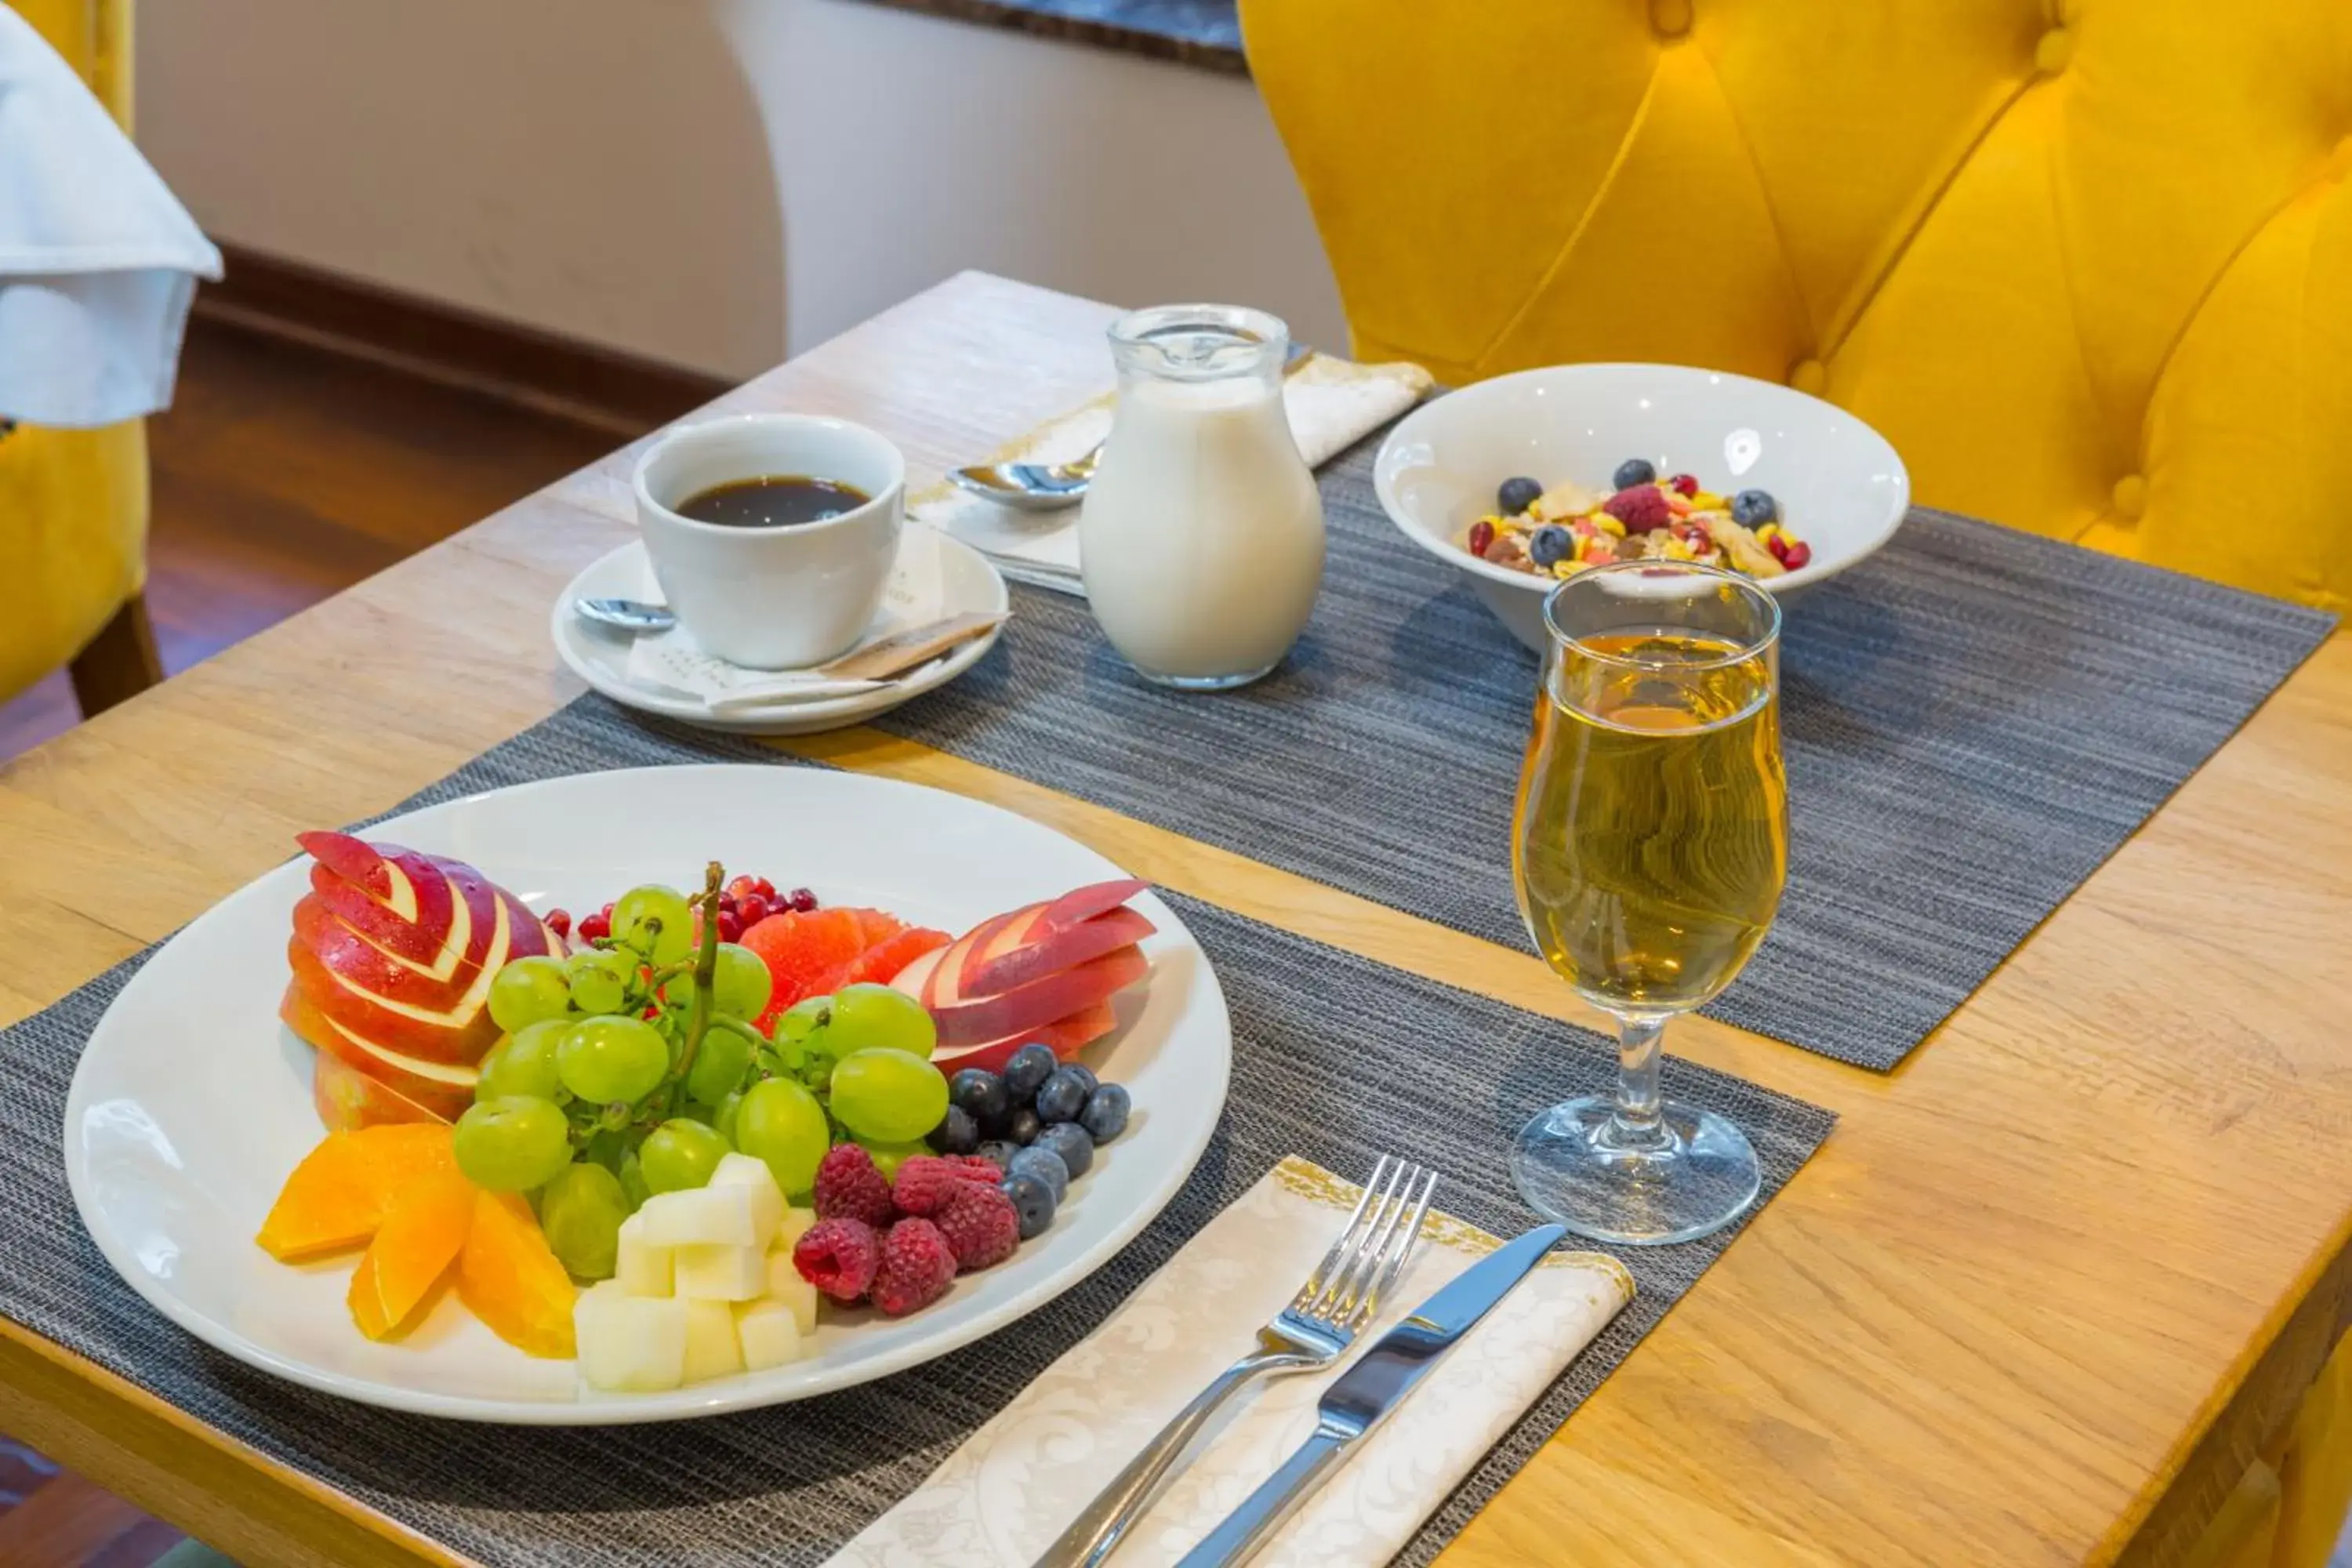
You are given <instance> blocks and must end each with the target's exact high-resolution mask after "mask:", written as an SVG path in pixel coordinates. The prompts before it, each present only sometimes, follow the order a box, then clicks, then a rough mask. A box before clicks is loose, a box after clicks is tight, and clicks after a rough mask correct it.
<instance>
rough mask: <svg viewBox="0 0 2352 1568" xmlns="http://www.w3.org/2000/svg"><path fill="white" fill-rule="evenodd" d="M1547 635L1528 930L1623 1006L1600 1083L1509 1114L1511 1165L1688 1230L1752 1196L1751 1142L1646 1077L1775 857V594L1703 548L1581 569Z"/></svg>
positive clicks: (1627, 1233)
mask: <svg viewBox="0 0 2352 1568" xmlns="http://www.w3.org/2000/svg"><path fill="white" fill-rule="evenodd" d="M1544 624H1545V626H1546V627H1547V629H1548V630H1549V633H1550V647H1549V651H1548V653H1547V654H1546V656H1545V658H1544V667H1543V677H1542V685H1541V689H1540V690H1539V691H1538V695H1537V699H1536V713H1535V731H1534V733H1533V734H1532V735H1531V736H1530V737H1529V739H1528V755H1527V763H1526V766H1525V768H1524V769H1523V770H1522V772H1521V773H1520V777H1519V794H1518V804H1517V812H1516V815H1515V818H1514V821H1513V824H1512V834H1511V837H1512V847H1511V871H1512V879H1513V881H1514V882H1515V883H1516V885H1517V889H1518V895H1519V910H1520V912H1521V913H1522V914H1524V915H1525V916H1526V917H1527V922H1528V932H1529V934H1530V935H1532V936H1533V937H1534V938H1535V943H1536V947H1537V949H1538V951H1540V952H1542V953H1543V955H1544V959H1545V961H1546V962H1548V963H1549V964H1550V965H1551V966H1552V968H1553V970H1554V971H1555V972H1557V973H1559V975H1560V977H1561V978H1563V979H1565V980H1566V981H1567V982H1568V983H1569V984H1570V985H1573V986H1575V987H1576V990H1577V993H1578V994H1580V995H1581V996H1582V997H1584V999H1585V1000H1586V1001H1588V1002H1591V1004H1592V1005H1595V1006H1597V1007H1599V1008H1601V1010H1602V1011H1604V1012H1606V1013H1608V1014H1609V1015H1610V1016H1612V1017H1613V1018H1615V1019H1616V1021H1617V1032H1618V1079H1617V1092H1616V1094H1615V1095H1614V1097H1604V1096H1600V1095H1592V1096H1587V1097H1585V1098H1583V1099H1580V1100H1569V1101H1567V1102H1566V1103H1564V1104H1560V1105H1555V1106H1553V1107H1552V1108H1551V1109H1550V1110H1546V1111H1544V1112H1542V1113H1541V1114H1540V1115H1538V1116H1537V1117H1536V1119H1535V1120H1534V1121H1530V1122H1528V1125H1527V1126H1526V1127H1525V1128H1524V1129H1522V1130H1521V1131H1520V1133H1519V1136H1518V1142H1517V1147H1516V1149H1515V1150H1514V1152H1513V1156H1512V1165H1511V1169H1512V1174H1513V1176H1514V1177H1515V1178H1516V1179H1517V1183H1518V1187H1519V1191H1520V1192H1521V1193H1522V1194H1524V1195H1525V1196H1526V1198H1527V1200H1528V1204H1529V1205H1531V1206H1533V1207H1534V1208H1535V1210H1536V1211H1537V1212H1538V1214H1541V1215H1545V1216H1547V1217H1548V1218H1550V1219H1554V1220H1557V1221H1559V1223H1560V1224H1562V1225H1565V1226H1568V1227H1569V1228H1570V1229H1571V1230H1574V1231H1577V1232H1579V1233H1580V1234H1581V1235H1584V1236H1589V1237H1595V1238H1598V1239H1600V1240H1602V1241H1612V1242H1629V1243H1635V1244H1642V1243H1658V1242H1672V1241H1687V1240H1689V1239H1691V1238H1692V1237H1699V1236H1705V1235H1706V1234H1707V1233H1708V1232H1709V1231H1712V1230H1715V1229H1717V1227H1719V1226H1723V1225H1725V1224H1727V1223H1728V1222H1729V1221H1731V1220H1732V1219H1734V1218H1736V1217H1738V1215H1739V1214H1740V1213H1742V1212H1743V1211H1744V1210H1745V1209H1746V1208H1747V1207H1748V1205H1749V1204H1751V1203H1753V1202H1754V1201H1755V1199H1756V1192H1757V1183H1758V1173H1757V1164H1756V1152H1755V1150H1754V1149H1752V1148H1751V1147H1749V1145H1748V1139H1747V1136H1746V1134H1744V1133H1742V1132H1741V1131H1739V1129H1738V1127H1736V1126H1734V1125H1733V1124H1732V1123H1731V1122H1729V1121H1726V1120H1725V1119H1724V1118H1722V1117H1720V1116H1717V1115H1716V1114H1715V1113H1713V1112H1712V1111H1707V1110H1700V1109H1698V1108H1697V1107H1696V1106H1691V1105H1685V1104H1682V1103H1680V1102H1677V1101H1674V1100H1661V1099H1660V1098H1659V1094H1658V1063H1659V1041H1660V1038H1661V1037H1663V1036H1664V1033H1665V1027H1666V1021H1667V1020H1668V1019H1670V1018H1672V1017H1673V1016H1675V1014H1677V1013H1685V1012H1688V1011H1689V1010H1690V1009H1692V1008H1694V1007H1696V1006H1698V1005H1701V1004H1702V1003H1705V1002H1706V1001H1707V1000H1709V999H1710V998H1712V997H1713V996H1714V995H1715V994H1717V992H1719V991H1721V990H1722V989H1723V988H1724V987H1725V986H1726V985H1727V984H1730V983H1731V980H1732V977H1733V976H1734V975H1736V974H1738V973H1739V971H1740V968H1741V966H1742V965H1744V964H1746V963H1747V962H1748V955H1749V954H1750V953H1752V952H1755V951H1756V946H1757V944H1758V943H1759V942H1762V941H1763V940H1764V933H1765V931H1767V930H1768V929H1769V927H1770V925H1771V923H1772V914H1773V910H1774V909H1775V908H1776V907H1777V906H1778V905H1779V903H1780V888H1781V884H1782V882H1783V881H1784V880H1785V879H1786V878H1787V875H1788V858H1789V855H1788V847H1789V815H1788V789H1787V784H1786V783H1785V780H1784V778H1783V775H1782V773H1781V766H1780V607H1779V605H1776V604H1775V603H1774V602H1773V599H1772V596H1771V595H1769V594H1767V593H1765V592H1764V591H1763V590H1762V589H1761V588H1759V587H1758V586H1757V584H1755V583H1754V582H1752V581H1751V580H1749V579H1748V578H1746V577H1742V576H1739V575H1738V574H1734V573H1730V572H1722V571H1717V569H1715V568H1714V567H1711V566H1700V565H1696V564H1693V563H1677V562H1663V561H1630V562H1620V563H1614V564H1610V565H1602V566H1594V567H1589V568H1587V569H1586V570H1584V571H1581V572H1579V573H1578V574H1576V575H1575V576H1573V577H1570V578H1569V579H1568V580H1567V581H1565V582H1563V583H1562V584H1559V586H1558V587H1557V588H1554V589H1553V590H1552V591H1551V593H1550V595H1549V596H1547V597H1546V599H1545V600H1544Z"/></svg>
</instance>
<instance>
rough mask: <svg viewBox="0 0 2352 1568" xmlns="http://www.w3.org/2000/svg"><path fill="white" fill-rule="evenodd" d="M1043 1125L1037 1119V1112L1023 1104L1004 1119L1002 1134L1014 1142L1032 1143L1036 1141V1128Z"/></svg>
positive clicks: (1043, 1124)
mask: <svg viewBox="0 0 2352 1568" xmlns="http://www.w3.org/2000/svg"><path fill="white" fill-rule="evenodd" d="M1043 1126H1045V1123H1044V1122H1042V1121H1038V1120H1037V1113H1036V1112H1035V1111H1034V1110H1030V1109H1029V1108H1028V1107H1027V1106H1025V1105H1024V1106H1023V1107H1022V1108H1021V1109H1020V1110H1016V1111H1014V1112H1013V1114H1012V1116H1011V1117H1010V1118H1008V1119H1007V1120H1006V1121H1005V1123H1004V1136H1005V1137H1006V1138H1008V1139H1010V1140H1011V1141H1012V1142H1015V1143H1034V1142H1037V1130H1038V1129H1039V1128H1041V1127H1043Z"/></svg>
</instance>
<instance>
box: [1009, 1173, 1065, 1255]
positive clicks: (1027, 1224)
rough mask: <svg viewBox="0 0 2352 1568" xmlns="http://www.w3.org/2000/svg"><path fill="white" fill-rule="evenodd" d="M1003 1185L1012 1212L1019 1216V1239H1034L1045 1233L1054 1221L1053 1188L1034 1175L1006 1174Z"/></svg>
mask: <svg viewBox="0 0 2352 1568" xmlns="http://www.w3.org/2000/svg"><path fill="white" fill-rule="evenodd" d="M1003 1186H1004V1195H1005V1196H1006V1197H1008V1198H1011V1199H1012V1200H1013V1213H1014V1214H1016V1215H1020V1216H1021V1239H1022V1240H1024V1241H1034V1240H1036V1239H1037V1238H1038V1237H1041V1236H1043V1235H1045V1227H1046V1226H1049V1225H1052V1224H1053V1223H1054V1189H1053V1188H1051V1187H1049V1186H1047V1185H1046V1184H1045V1183H1043V1182H1041V1181H1039V1180H1038V1179H1037V1178H1036V1177H1034V1176H1007V1177H1005V1178H1004V1182H1003Z"/></svg>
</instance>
